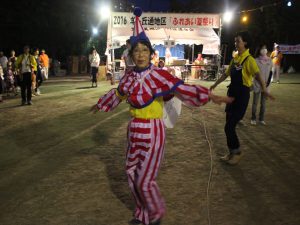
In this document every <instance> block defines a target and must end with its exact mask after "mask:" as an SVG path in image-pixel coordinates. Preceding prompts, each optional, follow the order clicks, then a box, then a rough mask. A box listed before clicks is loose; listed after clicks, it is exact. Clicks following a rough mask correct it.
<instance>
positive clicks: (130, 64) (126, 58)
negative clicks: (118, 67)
mask: <svg viewBox="0 0 300 225" xmlns="http://www.w3.org/2000/svg"><path fill="white" fill-rule="evenodd" d="M122 58H123V59H124V61H125V65H126V67H133V66H135V64H134V62H133V60H132V58H131V57H130V56H129V49H128V48H126V49H125V50H124V52H123V54H122Z"/></svg>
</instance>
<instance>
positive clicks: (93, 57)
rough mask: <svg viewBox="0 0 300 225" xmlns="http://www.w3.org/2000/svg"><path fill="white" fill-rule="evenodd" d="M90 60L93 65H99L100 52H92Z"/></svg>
mask: <svg viewBox="0 0 300 225" xmlns="http://www.w3.org/2000/svg"><path fill="white" fill-rule="evenodd" d="M89 62H90V64H91V67H99V65H100V56H99V54H98V53H95V54H90V55H89Z"/></svg>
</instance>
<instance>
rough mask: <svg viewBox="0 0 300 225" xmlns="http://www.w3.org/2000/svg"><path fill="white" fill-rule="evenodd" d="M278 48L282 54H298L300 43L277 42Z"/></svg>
mask: <svg viewBox="0 0 300 225" xmlns="http://www.w3.org/2000/svg"><path fill="white" fill-rule="evenodd" d="M279 50H280V51H281V52H282V54H287V55H288V54H291V55H292V54H300V45H281V44H279Z"/></svg>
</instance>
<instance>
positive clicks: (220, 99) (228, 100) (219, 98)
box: [208, 93, 234, 105]
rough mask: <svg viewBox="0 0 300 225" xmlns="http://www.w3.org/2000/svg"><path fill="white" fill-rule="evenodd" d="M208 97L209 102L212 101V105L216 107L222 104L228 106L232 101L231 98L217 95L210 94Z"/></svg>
mask: <svg viewBox="0 0 300 225" xmlns="http://www.w3.org/2000/svg"><path fill="white" fill-rule="evenodd" d="M208 97H209V98H210V100H212V102H213V103H215V104H218V105H221V104H222V103H225V104H230V103H232V102H233V101H234V98H233V97H228V96H219V95H214V94H212V93H210V94H209V95H208Z"/></svg>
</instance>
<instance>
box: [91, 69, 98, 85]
mask: <svg viewBox="0 0 300 225" xmlns="http://www.w3.org/2000/svg"><path fill="white" fill-rule="evenodd" d="M97 74H98V67H92V77H93V79H92V82H93V83H97Z"/></svg>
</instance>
